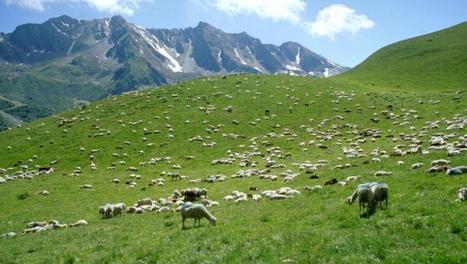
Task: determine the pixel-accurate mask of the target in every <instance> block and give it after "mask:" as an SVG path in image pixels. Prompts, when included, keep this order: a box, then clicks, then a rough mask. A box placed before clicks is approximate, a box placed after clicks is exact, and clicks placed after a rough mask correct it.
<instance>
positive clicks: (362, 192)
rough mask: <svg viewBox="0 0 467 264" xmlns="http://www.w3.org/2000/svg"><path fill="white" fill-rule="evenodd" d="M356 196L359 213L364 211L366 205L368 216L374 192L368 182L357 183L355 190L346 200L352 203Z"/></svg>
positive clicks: (372, 204) (372, 203)
mask: <svg viewBox="0 0 467 264" xmlns="http://www.w3.org/2000/svg"><path fill="white" fill-rule="evenodd" d="M357 197H358V204H359V212H360V214H361V213H362V211H363V212H365V207H366V208H367V210H366V215H367V216H369V213H370V209H371V208H372V207H373V206H374V193H373V191H372V189H371V187H370V183H366V184H360V185H358V187H357V189H356V190H355V192H354V193H353V194H352V195H351V196H349V197H348V198H347V202H348V203H349V204H352V203H353V202H354V201H355V199H356V198H357ZM362 209H363V210H362Z"/></svg>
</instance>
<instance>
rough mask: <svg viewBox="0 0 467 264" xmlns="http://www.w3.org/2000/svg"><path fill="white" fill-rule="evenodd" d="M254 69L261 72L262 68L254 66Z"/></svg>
mask: <svg viewBox="0 0 467 264" xmlns="http://www.w3.org/2000/svg"><path fill="white" fill-rule="evenodd" d="M254 69H255V70H257V71H258V72H263V71H262V70H260V69H259V68H258V67H256V66H255V67H254Z"/></svg>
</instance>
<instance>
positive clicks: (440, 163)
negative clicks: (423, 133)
mask: <svg viewBox="0 0 467 264" xmlns="http://www.w3.org/2000/svg"><path fill="white" fill-rule="evenodd" d="M449 163H451V161H449V160H445V159H439V160H433V161H432V162H431V166H446V165H449Z"/></svg>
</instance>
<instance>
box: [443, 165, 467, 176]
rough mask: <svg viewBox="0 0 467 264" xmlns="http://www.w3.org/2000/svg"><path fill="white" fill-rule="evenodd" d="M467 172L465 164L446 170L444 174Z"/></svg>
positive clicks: (451, 174)
mask: <svg viewBox="0 0 467 264" xmlns="http://www.w3.org/2000/svg"><path fill="white" fill-rule="evenodd" d="M466 172H467V166H457V167H454V168H450V169H447V170H446V175H450V176H453V175H460V174H463V173H466Z"/></svg>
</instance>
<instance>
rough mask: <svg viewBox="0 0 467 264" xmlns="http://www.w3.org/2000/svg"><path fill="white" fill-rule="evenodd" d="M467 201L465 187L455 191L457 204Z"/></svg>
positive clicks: (466, 189)
mask: <svg viewBox="0 0 467 264" xmlns="http://www.w3.org/2000/svg"><path fill="white" fill-rule="evenodd" d="M465 200H467V188H466V187H462V188H460V189H459V191H457V200H456V201H458V202H463V201H465Z"/></svg>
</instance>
